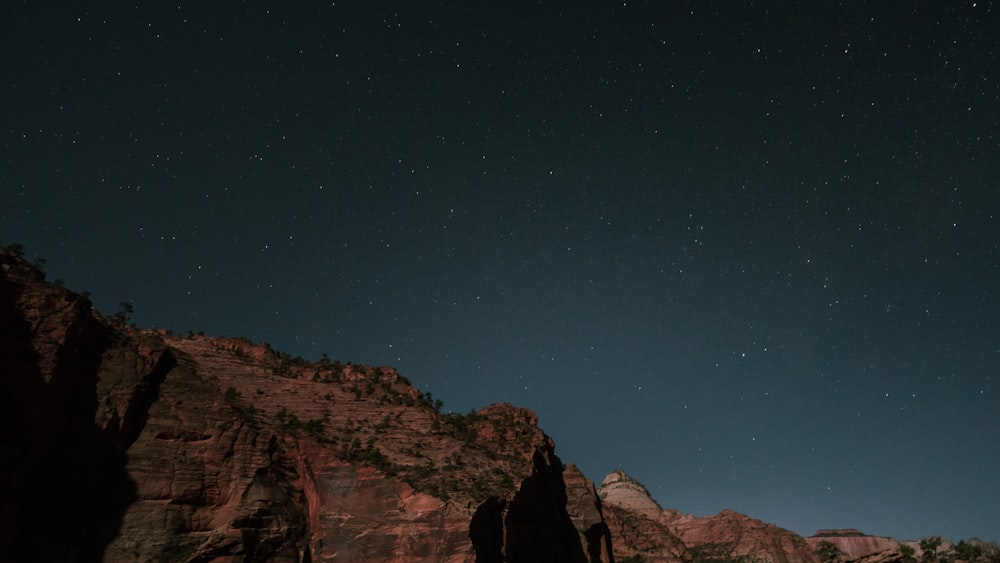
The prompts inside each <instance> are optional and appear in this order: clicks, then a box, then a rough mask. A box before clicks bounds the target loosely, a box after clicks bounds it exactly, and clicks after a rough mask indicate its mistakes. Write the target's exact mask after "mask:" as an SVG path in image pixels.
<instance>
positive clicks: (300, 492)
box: [0, 249, 611, 563]
mask: <svg viewBox="0 0 1000 563" xmlns="http://www.w3.org/2000/svg"><path fill="white" fill-rule="evenodd" d="M0 265H2V272H0V273H2V276H0V366H2V369H3V377H2V378H0V401H2V402H0V417H2V418H0V428H2V429H3V430H2V432H3V448H2V449H0V461H2V465H0V467H2V468H3V474H2V475H0V487H2V490H0V494H3V498H4V499H5V502H4V503H3V505H2V507H0V553H3V554H5V557H9V558H10V560H12V561H188V562H205V563H208V562H213V563H222V562H230V561H231V562H236V561H275V562H278V561H280V562H286V561H287V562H304V561H309V562H312V561H452V562H472V561H482V562H489V561H521V562H530V561H567V562H581V563H585V562H587V561H605V562H607V561H610V560H611V559H610V555H609V554H610V536H609V534H608V529H607V526H606V525H605V524H604V521H603V516H602V514H601V510H600V506H599V504H598V501H597V496H596V493H595V492H594V490H593V485H592V484H590V483H589V482H588V481H586V479H585V478H583V476H582V475H581V474H580V473H579V471H577V470H576V469H575V468H572V467H571V468H564V466H563V464H562V462H561V461H560V460H559V458H558V457H557V456H556V454H555V450H554V445H553V442H552V440H551V439H550V438H549V437H548V436H546V435H545V434H544V433H543V432H542V431H541V430H540V429H539V428H538V426H537V417H536V416H535V414H534V413H532V412H530V411H527V410H524V409H520V408H516V407H513V406H511V405H492V406H489V407H487V408H485V409H483V410H481V411H479V412H474V413H473V412H470V413H468V414H465V415H460V414H452V413H447V414H446V413H442V412H440V403H437V404H435V403H434V402H433V401H432V400H431V399H430V397H429V396H424V395H423V394H421V393H419V392H418V391H417V390H416V389H414V387H413V386H411V385H410V384H409V382H408V381H407V380H406V379H405V378H403V377H402V376H400V375H399V374H398V373H397V372H396V371H395V370H393V369H391V368H387V367H379V368H375V367H369V366H360V365H350V364H347V365H343V364H340V363H336V362H329V361H322V362H319V363H310V362H306V361H304V360H302V359H300V358H293V357H290V356H288V355H285V354H281V353H277V352H275V351H273V350H272V349H271V348H270V347H269V346H267V345H266V344H254V343H252V342H250V341H248V340H244V339H228V338H212V337H206V336H194V335H191V336H186V337H183V336H176V335H171V334H168V333H166V332H164V331H151V330H139V329H136V328H134V327H131V326H128V324H127V322H126V319H125V317H124V315H119V316H117V318H110V319H109V318H104V317H102V316H101V315H100V314H99V313H98V312H96V311H94V310H93V309H92V308H91V305H90V302H89V301H88V299H87V298H86V296H84V295H80V294H76V293H73V292H71V291H68V290H66V289H64V288H62V287H59V286H56V285H53V284H48V283H46V282H45V281H44V276H43V274H42V273H41V272H40V271H39V270H38V269H36V268H34V267H32V266H31V265H29V264H28V263H27V262H25V261H24V260H23V258H21V257H20V256H19V254H18V253H17V252H16V251H12V250H10V249H0Z"/></svg>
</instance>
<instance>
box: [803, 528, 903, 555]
mask: <svg viewBox="0 0 1000 563" xmlns="http://www.w3.org/2000/svg"><path fill="white" fill-rule="evenodd" d="M806 542H807V543H808V544H809V547H810V548H812V549H813V550H814V551H815V550H816V548H818V547H819V544H820V543H822V542H830V543H832V544H833V545H835V546H836V547H837V549H838V550H840V552H841V553H843V554H844V557H845V558H846V559H849V560H855V559H860V558H863V557H866V556H868V555H873V554H877V553H880V552H883V551H886V550H896V548H897V546H898V545H899V542H898V541H896V540H894V539H892V538H884V537H879V536H869V535H867V534H863V533H861V532H860V531H858V530H855V529H853V528H845V529H836V530H818V531H817V532H816V534H815V535H813V536H810V537H808V538H806ZM899 557H900V558H902V555H900V556H899Z"/></svg>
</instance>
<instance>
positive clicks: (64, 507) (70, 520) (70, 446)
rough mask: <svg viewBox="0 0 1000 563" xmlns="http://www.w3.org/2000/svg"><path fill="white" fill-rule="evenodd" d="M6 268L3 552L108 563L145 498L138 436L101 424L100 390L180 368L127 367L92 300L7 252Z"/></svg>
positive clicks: (1, 258) (0, 285) (0, 326)
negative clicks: (132, 459) (132, 454)
mask: <svg viewBox="0 0 1000 563" xmlns="http://www.w3.org/2000/svg"><path fill="white" fill-rule="evenodd" d="M0 267H2V272H0V274H2V275H0V433H2V435H0V443H2V447H0V468H2V471H3V474H2V476H0V498H3V499H4V501H3V502H2V503H0V553H3V554H5V557H10V559H11V560H17V561H99V560H101V558H102V557H103V554H104V550H105V547H106V546H107V544H108V542H110V541H111V540H112V538H113V537H114V536H115V534H116V533H117V530H118V528H119V526H120V524H121V521H122V517H123V515H124V513H125V510H126V508H127V507H128V505H129V504H130V503H131V502H133V501H134V500H135V498H136V496H135V486H134V483H133V482H132V481H131V479H130V478H129V477H128V474H127V472H126V468H125V465H126V458H125V455H124V454H125V449H126V448H127V447H128V445H129V444H130V443H131V440H133V439H134V436H133V435H132V434H130V433H129V432H122V429H121V428H111V427H108V426H105V425H101V424H95V413H96V411H97V409H98V403H99V397H98V395H97V387H98V382H99V380H100V378H101V376H102V373H105V372H107V371H114V372H117V373H118V374H122V375H123V376H125V377H129V376H133V375H134V376H136V377H148V378H150V379H155V377H156V375H157V373H160V374H162V372H163V371H164V368H165V367H166V365H168V364H169V363H170V360H169V358H159V359H157V360H151V361H150V362H149V363H147V364H143V365H136V364H132V365H123V364H122V363H120V362H119V361H118V360H119V359H120V357H121V351H122V349H121V347H120V343H118V342H116V341H115V339H114V337H113V335H112V334H110V333H109V332H108V331H107V330H105V329H104V327H103V326H102V324H101V323H100V322H99V321H97V320H96V319H95V318H94V317H93V316H92V315H91V313H90V303H89V302H88V301H87V300H86V299H85V298H83V297H81V296H79V295H76V294H73V293H70V292H67V291H64V290H60V289H58V288H53V287H50V286H48V285H46V284H45V283H44V282H43V278H42V275H41V274H40V272H38V271H37V270H35V269H34V268H32V267H30V266H28V265H27V264H26V263H24V262H23V261H22V260H17V259H15V257H13V256H9V255H7V254H6V253H4V254H2V255H0ZM135 369H139V370H146V373H143V374H135V373H132V374H126V372H128V371H129V370H135ZM121 422H122V423H123V424H125V422H126V421H124V420H123V421H121ZM125 426H128V425H127V424H125Z"/></svg>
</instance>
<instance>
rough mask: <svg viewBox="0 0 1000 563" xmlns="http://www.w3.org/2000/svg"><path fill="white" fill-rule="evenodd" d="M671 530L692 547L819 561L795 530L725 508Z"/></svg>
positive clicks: (793, 562) (800, 562) (782, 560)
mask: <svg viewBox="0 0 1000 563" xmlns="http://www.w3.org/2000/svg"><path fill="white" fill-rule="evenodd" d="M671 530H673V531H674V533H676V534H677V536H678V537H679V538H681V540H682V541H683V542H684V543H685V544H686V545H688V546H689V547H690V548H692V549H697V548H698V547H699V546H711V547H712V549H719V548H722V549H723V551H724V553H723V554H725V555H728V556H732V557H744V558H748V559H751V560H757V561H769V562H771V563H816V562H817V561H818V559H817V557H816V554H815V553H814V552H813V549H812V548H811V547H810V546H809V544H807V543H806V541H805V539H803V538H802V537H801V536H799V535H798V534H796V533H794V532H790V531H788V530H785V529H784V528H779V527H778V526H775V525H774V524H768V523H765V522H762V521H760V520H756V519H754V518H750V517H749V516H746V515H744V514H740V513H739V512H734V511H732V510H723V511H722V512H720V513H718V514H716V515H714V516H705V517H701V518H682V519H678V520H676V521H674V522H673V523H672V525H671Z"/></svg>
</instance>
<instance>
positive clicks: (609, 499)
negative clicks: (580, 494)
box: [598, 470, 817, 563]
mask: <svg viewBox="0 0 1000 563" xmlns="http://www.w3.org/2000/svg"><path fill="white" fill-rule="evenodd" d="M598 493H599V495H600V498H601V500H602V501H603V505H602V506H603V513H604V517H605V521H606V522H607V523H608V526H609V527H610V529H611V532H612V537H613V538H614V541H615V543H614V548H615V557H616V558H625V557H642V558H643V560H645V561H657V562H660V561H662V562H670V563H674V562H677V561H695V562H697V561H709V560H712V561H720V560H740V559H743V560H750V561H762V562H763V561H767V562H771V563H816V562H817V559H816V556H815V554H814V553H813V550H812V548H811V547H810V546H809V545H808V544H807V543H806V541H805V540H804V539H803V538H802V537H800V536H798V535H796V534H795V533H793V532H790V531H788V530H784V529H782V528H779V527H777V526H775V525H773V524H765V523H764V522H761V521H759V520H754V519H753V518H750V517H748V516H745V515H743V514H739V513H737V512H734V511H731V510H724V511H722V512H720V513H719V514H716V515H714V516H707V517H695V516H691V515H689V514H683V513H681V512H678V511H675V510H669V509H668V510H663V509H662V508H660V505H659V504H658V503H657V502H656V501H654V500H653V498H652V497H651V496H650V494H649V491H647V490H646V488H645V487H644V486H643V485H642V484H641V483H639V482H638V481H636V480H635V479H632V478H631V477H629V476H628V475H626V474H625V472H624V471H621V470H618V471H614V472H612V473H611V474H610V475H608V476H607V477H606V478H605V479H604V482H603V483H602V484H601V487H600V488H599V489H598Z"/></svg>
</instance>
